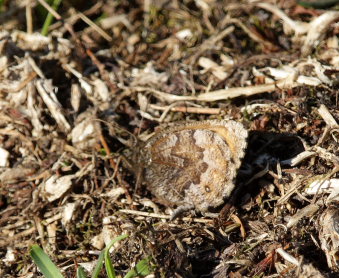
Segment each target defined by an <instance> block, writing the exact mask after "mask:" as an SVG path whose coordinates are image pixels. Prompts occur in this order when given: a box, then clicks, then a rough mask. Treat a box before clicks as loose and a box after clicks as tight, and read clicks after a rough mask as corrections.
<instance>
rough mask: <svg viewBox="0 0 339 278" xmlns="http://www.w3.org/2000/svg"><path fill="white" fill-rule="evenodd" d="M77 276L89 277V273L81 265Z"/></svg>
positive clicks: (79, 277) (80, 277)
mask: <svg viewBox="0 0 339 278" xmlns="http://www.w3.org/2000/svg"><path fill="white" fill-rule="evenodd" d="M77 278H87V275H86V273H85V270H84V268H83V267H82V266H79V267H78V270H77Z"/></svg>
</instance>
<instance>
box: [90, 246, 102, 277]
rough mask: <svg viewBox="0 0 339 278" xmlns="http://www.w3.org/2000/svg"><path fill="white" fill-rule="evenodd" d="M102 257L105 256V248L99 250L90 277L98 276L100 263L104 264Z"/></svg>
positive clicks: (100, 267)
mask: <svg viewBox="0 0 339 278" xmlns="http://www.w3.org/2000/svg"><path fill="white" fill-rule="evenodd" d="M104 258H105V249H104V250H102V251H101V253H100V256H99V258H98V261H97V264H96V266H95V268H94V271H93V273H92V276H91V278H98V277H99V274H100V271H101V269H102V265H103V264H104Z"/></svg>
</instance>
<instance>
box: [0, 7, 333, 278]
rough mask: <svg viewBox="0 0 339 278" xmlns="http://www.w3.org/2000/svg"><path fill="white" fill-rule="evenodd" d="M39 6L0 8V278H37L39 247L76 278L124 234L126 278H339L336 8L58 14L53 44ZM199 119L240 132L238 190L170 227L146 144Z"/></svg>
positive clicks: (120, 266) (120, 269) (118, 248)
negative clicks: (150, 271)
mask: <svg viewBox="0 0 339 278" xmlns="http://www.w3.org/2000/svg"><path fill="white" fill-rule="evenodd" d="M0 2H1V1H0ZM38 2H39V3H40V2H42V1H25V3H24V2H22V1H18V0H12V1H2V2H1V4H0V9H1V14H0V22H1V23H2V30H1V32H0V79H1V82H0V158H1V159H0V276H1V277H35V276H39V275H40V274H39V273H38V271H37V269H36V267H35V266H34V265H33V264H32V262H31V260H30V258H29V257H28V256H27V254H28V250H29V248H28V247H29V246H31V245H32V244H35V243H37V244H39V245H41V246H43V247H44V250H46V251H47V253H48V254H49V255H50V257H51V258H52V260H53V261H54V262H55V263H56V264H57V265H58V266H60V269H61V270H62V272H63V273H64V274H65V277H75V276H76V269H77V265H83V266H86V269H87V270H89V271H90V270H92V269H93V266H94V264H95V261H96V260H97V258H98V255H99V253H100V251H101V249H102V248H104V246H105V245H107V244H108V243H109V242H110V241H111V240H112V239H113V238H115V237H117V236H119V235H122V234H128V235H129V237H128V238H127V239H126V240H124V241H121V242H119V243H118V244H116V245H115V246H114V248H113V251H112V253H111V257H112V260H113V263H114V266H115V268H116V272H117V273H118V274H119V275H120V276H123V275H124V274H126V273H127V272H128V270H129V269H131V268H132V267H133V266H135V265H136V263H138V262H139V261H140V260H141V259H142V258H146V257H150V258H151V262H152V264H153V265H154V266H155V268H154V269H155V270H154V276H155V277H336V276H338V273H339V267H338V252H339V244H338V223H337V222H338V219H337V218H338V178H339V177H338V170H339V168H338V167H339V153H338V131H339V128H338V121H339V112H338V111H339V110H338V77H339V75H338V72H339V40H338V18H339V13H338V11H337V10H336V9H335V7H332V8H328V10H325V9H315V8H307V7H303V6H301V5H299V4H298V3H297V2H298V1H249V0H248V1H247V0H243V1H216V0H199V1H198V0H195V1H193V0H192V1H155V0H150V1H132V2H133V3H132V2H131V1H127V0H122V1H105V0H99V1H87V2H86V3H85V1H62V4H61V6H60V8H59V10H58V11H56V12H57V13H56V14H55V16H56V20H55V22H54V23H53V24H52V25H51V26H50V27H49V34H48V36H43V35H41V34H40V31H41V30H40V29H41V28H42V24H43V23H42V22H43V21H44V19H45V12H44V11H43V9H42V8H43V7H42V6H40V5H38ZM43 2H44V1H43ZM272 2H275V4H272ZM299 2H300V1H299ZM33 16H34V20H32V18H33ZM61 19H62V20H61ZM207 120H208V121H210V120H212V121H213V122H220V121H223V120H225V121H228V120H233V121H237V122H240V123H242V125H243V126H244V127H245V128H246V130H248V133H249V137H248V141H247V143H246V145H247V148H246V150H245V157H244V158H243V160H242V164H241V166H240V168H239V170H238V171H237V178H236V180H235V190H234V191H233V193H232V195H231V196H230V198H228V199H227V200H225V202H224V203H223V205H221V206H218V207H213V208H210V209H209V210H207V211H194V210H189V211H185V212H183V214H182V215H180V217H179V218H177V219H175V220H171V215H172V214H173V211H174V212H175V209H176V207H175V205H173V204H172V205H171V204H170V205H169V204H166V203H163V202H161V200H159V199H157V198H156V197H155V196H153V195H152V194H151V192H150V191H149V190H148V189H147V187H146V186H145V184H144V181H143V176H142V174H143V173H142V171H141V169H143V168H144V166H143V165H140V163H139V165H138V163H136V162H140V161H143V158H142V157H137V156H138V155H140V154H142V152H140V146H142V145H143V144H144V142H147V140H149V138H150V137H152V136H153V134H154V131H157V130H159V127H161V128H162V129H163V130H176V128H173V126H185V124H187V122H193V121H194V122H196V121H198V122H206V121H207ZM177 123H180V124H179V125H178V124H177ZM191 126H197V125H194V124H191ZM223 137H224V138H226V137H227V135H225V134H224V135H223ZM194 140H195V139H194ZM194 140H193V141H194ZM229 142H231V141H229ZM156 145H157V144H155V143H154V144H153V145H152V147H153V146H156ZM154 148H155V147H154ZM136 150H139V152H137V151H136ZM160 151H161V152H166V151H167V152H168V149H163V150H159V152H160ZM238 151H239V150H238ZM233 152H234V153H236V152H237V150H236V149H234V150H233ZM170 154H171V153H170ZM177 155H178V157H177V159H176V160H173V161H174V162H175V161H179V160H180V159H181V160H184V159H183V158H184V157H185V155H183V154H177ZM159 157H160V156H159ZM192 157H195V156H194V154H193V155H192ZM196 157H198V156H196ZM229 160H230V161H227V163H235V161H232V159H229ZM151 162H154V163H160V164H161V163H163V164H165V163H168V164H171V163H170V162H171V161H170V160H169V162H164V161H162V160H159V161H145V165H147V163H151ZM174 162H173V163H172V164H175V163H174ZM184 162H185V161H184ZM184 162H183V163H182V165H181V167H183V168H182V170H183V171H184V170H185V167H187V165H186V166H185V163H184ZM239 163H240V162H239ZM196 165H203V163H196ZM191 166H192V165H191ZM183 171H182V172H183ZM164 175H165V173H164ZM232 177H233V176H232ZM194 178H196V177H191V179H194ZM230 182H231V183H232V184H233V182H232V181H230ZM185 186H186V185H185V184H183V187H185ZM184 190H185V188H183V189H182V192H184ZM206 190H209V188H206ZM174 191H175V190H173V192H174ZM173 192H172V193H173ZM172 193H171V194H172ZM173 194H174V193H173ZM165 199H166V198H165ZM218 204H219V202H218ZM331 275H332V276H331ZM103 277H104V276H103Z"/></svg>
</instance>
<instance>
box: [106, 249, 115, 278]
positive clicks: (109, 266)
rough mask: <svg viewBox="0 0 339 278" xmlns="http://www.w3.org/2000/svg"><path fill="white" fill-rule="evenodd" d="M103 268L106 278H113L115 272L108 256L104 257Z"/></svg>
mask: <svg viewBox="0 0 339 278" xmlns="http://www.w3.org/2000/svg"><path fill="white" fill-rule="evenodd" d="M105 268H106V273H107V276H108V278H115V270H114V266H113V264H112V261H111V258H110V256H109V254H108V256H105Z"/></svg>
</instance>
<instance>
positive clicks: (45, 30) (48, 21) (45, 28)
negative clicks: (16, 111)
mask: <svg viewBox="0 0 339 278" xmlns="http://www.w3.org/2000/svg"><path fill="white" fill-rule="evenodd" d="M61 1H62V0H54V1H53V4H52V8H53V10H55V11H56V10H57V9H58V8H59V5H60V3H61ZM53 18H54V16H53V15H52V14H51V13H50V12H49V13H48V14H47V16H46V19H45V22H44V25H43V26H42V30H41V35H43V36H47V34H48V29H49V26H50V25H51V24H52V22H53Z"/></svg>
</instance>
